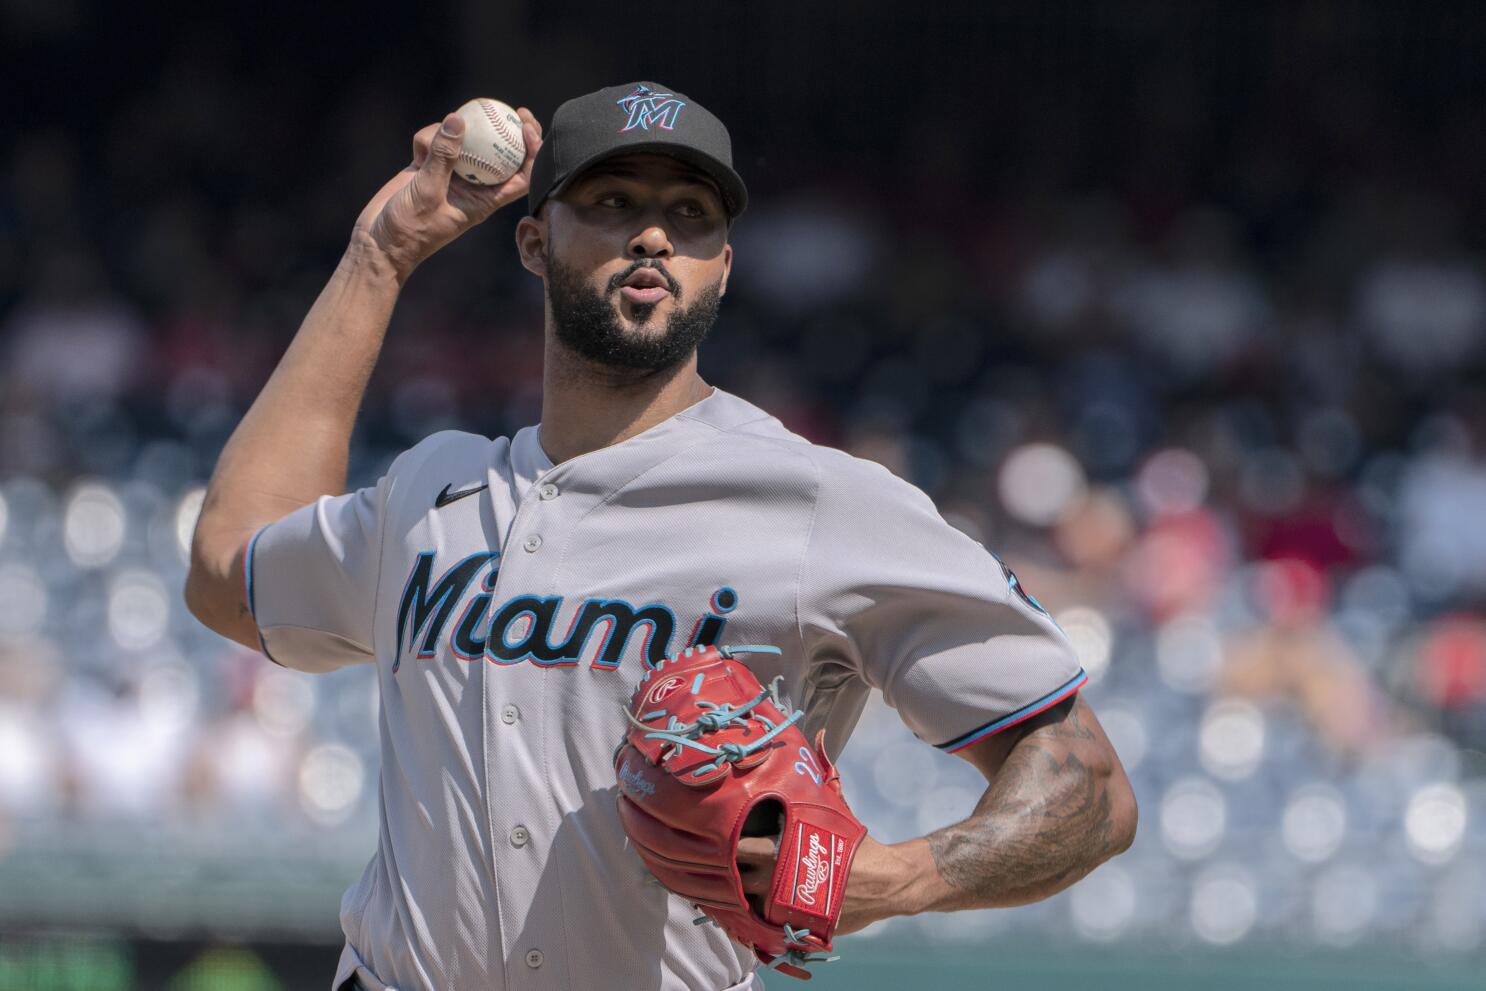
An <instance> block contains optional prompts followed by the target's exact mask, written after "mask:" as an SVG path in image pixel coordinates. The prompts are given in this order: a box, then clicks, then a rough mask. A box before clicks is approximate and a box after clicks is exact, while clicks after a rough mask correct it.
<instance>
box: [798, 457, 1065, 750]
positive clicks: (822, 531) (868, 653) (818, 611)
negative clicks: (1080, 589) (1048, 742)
mask: <svg viewBox="0 0 1486 991" xmlns="http://www.w3.org/2000/svg"><path fill="white" fill-rule="evenodd" d="M799 595H800V598H799V603H798V609H799V622H800V635H801V638H802V640H803V642H804V645H805V651H806V655H807V657H808V658H809V662H810V663H811V665H812V666H820V665H826V666H835V667H837V668H840V667H845V668H847V669H849V670H850V671H852V672H854V673H855V674H856V675H858V676H859V677H861V678H862V679H864V680H865V681H866V682H867V683H868V684H869V685H871V686H872V687H873V688H877V689H879V690H881V692H882V694H883V698H884V699H885V700H886V701H887V703H888V704H889V705H891V706H892V707H893V708H894V709H896V710H897V712H898V714H899V716H900V717H901V718H902V720H903V722H904V723H905V724H906V725H907V726H908V728H909V729H911V730H912V731H913V732H914V734H915V735H917V736H918V737H919V738H920V739H923V740H925V741H927V742H929V743H931V744H933V745H935V746H937V747H939V748H940V749H941V750H945V751H949V752H953V751H956V750H959V749H961V748H963V747H967V746H969V745H970V744H972V743H975V742H976V741H978V740H981V739H984V738H985V737H988V736H990V735H992V734H994V733H997V732H999V731H1001V730H1004V729H1007V728H1009V727H1011V726H1015V725H1016V724H1018V723H1020V722H1022V721H1024V720H1026V719H1030V718H1031V717H1032V716H1034V715H1036V714H1037V713H1039V712H1042V711H1043V710H1044V709H1048V708H1050V707H1052V706H1054V705H1056V704H1057V703H1058V702H1060V701H1062V700H1063V699H1066V698H1068V697H1069V696H1071V695H1072V694H1073V693H1074V692H1076V691H1078V689H1079V688H1080V687H1082V685H1083V684H1084V682H1085V681H1086V680H1087V676H1086V675H1085V674H1084V672H1083V670H1082V668H1081V667H1080V666H1079V663H1078V659H1077V656H1076V655H1075V653H1074V651H1073V648H1072V646H1071V645H1070V644H1069V642H1068V640H1067V638H1066V637H1065V636H1064V635H1063V632H1062V630H1060V629H1059V628H1058V625H1057V624H1056V623H1055V622H1053V620H1052V618H1051V617H1050V616H1048V614H1047V612H1046V610H1044V609H1043V608H1042V606H1041V605H1040V604H1039V603H1038V602H1037V600H1036V599H1034V598H1032V596H1031V595H1030V594H1028V593H1027V592H1026V591H1025V590H1024V589H1022V588H1021V586H1020V584H1018V582H1017V581H1016V577H1015V576H1014V575H1013V574H1012V572H1011V570H1010V569H1009V568H1007V567H1006V566H1005V565H1004V564H1003V562H1002V561H1001V560H1000V559H999V558H998V557H996V556H995V555H994V554H992V553H991V552H990V551H988V550H987V549H986V548H985V547H984V546H983V545H982V544H980V543H979V542H978V541H976V540H974V539H973V538H971V537H969V536H967V535H966V534H964V533H962V532H961V531H959V530H957V529H955V528H954V527H953V526H951V525H950V524H949V523H947V522H945V520H944V518H943V517H942V516H940V515H939V511H938V510H937V509H936V508H935V506H934V503H933V502H932V500H930V499H929V497H928V496H927V495H925V494H924V493H923V492H922V491H921V490H919V489H917V488H915V487H914V486H912V485H910V484H908V483H907V482H905V481H903V480H902V479H899V478H897V477H896V476H894V475H893V474H892V473H891V472H889V471H888V470H887V469H886V468H883V467H882V466H880V465H877V464H874V463H871V462H866V461H861V460H858V459H854V458H850V459H848V458H847V456H845V455H843V456H842V458H841V460H840V461H839V462H834V463H833V461H828V462H826V463H824V464H823V465H822V467H821V476H820V482H819V489H818V493H817V500H816V506H815V516H814V521H813V524H812V528H811V532H810V536H809V538H808V539H807V544H806V549H805V556H804V560H803V562H802V563H801V570H800V583H799Z"/></svg>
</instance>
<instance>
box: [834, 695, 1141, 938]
mask: <svg viewBox="0 0 1486 991" xmlns="http://www.w3.org/2000/svg"><path fill="white" fill-rule="evenodd" d="M1043 720H1044V721H1040V722H1039V723H1038V724H1037V725H1035V726H1033V727H1031V728H1029V729H1028V730H1027V731H1025V732H1024V734H1023V735H1022V737H1021V738H1020V739H1019V740H1017V742H1016V744H1015V745H1014V746H1013V747H1012V748H1011V750H1010V752H1009V753H1008V754H1007V755H1006V758H1005V761H1004V763H1003V764H1002V765H1001V766H1000V768H999V769H998V770H997V771H996V773H995V776H994V778H992V779H991V781H990V786H989V787H988V788H987V789H986V792H985V794H984V795H983V796H982V797H981V800H980V801H979V802H978V803H977V804H976V807H975V811H974V812H973V813H972V814H971V815H970V816H969V817H968V818H966V819H965V820H963V821H962V822H958V823H955V824H954V825H951V826H946V827H945V828H943V829H940V830H938V831H936V832H934V833H931V834H929V835H928V836H925V837H920V838H918V839H914V840H909V841H908V842H905V843H897V844H893V845H891V846H889V847H887V848H886V849H885V850H884V851H883V853H884V855H885V856H887V857H889V858H890V859H891V861H892V862H893V867H892V869H891V870H890V871H881V872H873V874H874V875H876V876H877V877H879V878H883V879H889V880H884V881H882V882H880V883H879V884H878V885H874V886H872V887H875V888H876V891H875V892H868V891H865V890H864V891H863V892H862V894H863V895H867V894H875V898H874V899H873V900H875V901H877V903H878V905H879V908H878V910H877V911H872V912H870V913H869V914H870V915H873V916H878V917H886V916H888V915H900V914H901V915H911V914H916V913H919V912H949V911H956V910H959V909H971V908H1005V907H1009V906H1013V905H1024V904H1027V903H1028V902H1034V901H1039V900H1041V899H1043V898H1047V897H1049V896H1051V895H1053V894H1056V893H1057V892H1059V891H1061V890H1063V889H1064V888H1066V887H1068V886H1069V885H1071V884H1073V883H1074V882H1075V881H1078V880H1079V879H1080V878H1082V877H1083V876H1084V875H1086V874H1088V873H1089V872H1090V871H1092V870H1093V869H1094V868H1095V867H1097V866H1099V865H1100V864H1101V863H1103V862H1104V861H1105V860H1108V859H1109V858H1110V857H1112V856H1114V855H1116V854H1118V853H1120V852H1121V851H1123V850H1125V849H1126V848H1127V847H1128V846H1129V845H1130V843H1131V841H1132V839H1133V838H1134V834H1135V819H1136V808H1135V798H1134V793H1133V792H1132V791H1131V789H1130V784H1129V781H1128V780H1127V779H1126V777H1125V774H1124V770H1123V769H1122V768H1121V767H1120V765H1119V761H1118V759H1117V758H1116V757H1115V756H1114V753H1113V750H1112V749H1111V748H1110V747H1109V745H1108V741H1107V740H1106V738H1105V737H1104V733H1103V731H1102V729H1101V728H1100V727H1099V726H1098V723H1097V720H1095V719H1094V717H1093V713H1092V712H1091V711H1089V709H1088V707H1087V705H1086V704H1085V703H1084V702H1083V701H1082V700H1081V699H1078V698H1077V697H1075V698H1074V700H1072V704H1070V705H1068V706H1067V707H1066V708H1065V707H1059V711H1058V712H1057V713H1048V714H1047V715H1046V717H1043ZM864 880H867V879H866V878H864ZM864 887H866V885H864Z"/></svg>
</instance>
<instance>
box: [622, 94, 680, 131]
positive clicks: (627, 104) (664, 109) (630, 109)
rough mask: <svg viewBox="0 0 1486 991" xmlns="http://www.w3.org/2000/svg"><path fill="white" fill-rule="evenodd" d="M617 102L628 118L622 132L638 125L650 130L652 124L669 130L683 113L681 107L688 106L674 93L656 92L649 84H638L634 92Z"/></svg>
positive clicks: (643, 129)
mask: <svg viewBox="0 0 1486 991" xmlns="http://www.w3.org/2000/svg"><path fill="white" fill-rule="evenodd" d="M616 102H618V104H619V109H620V110H622V111H624V114H625V117H626V118H627V119H626V120H625V122H624V126H623V127H621V128H620V129H619V133H620V134H623V133H624V132H625V131H633V130H634V129H635V128H637V127H638V128H639V129H640V130H642V131H648V130H650V125H651V124H654V125H655V126H656V127H659V128H662V129H664V130H667V131H669V130H671V129H672V128H674V127H675V126H676V116H677V115H678V114H680V113H681V108H682V107H684V106H686V103H685V102H684V101H682V100H678V99H676V97H675V96H673V95H672V94H670V93H656V92H654V91H653V90H651V89H650V87H649V86H637V87H635V91H634V92H633V93H631V94H630V95H629V96H626V97H621V98H620V99H619V100H618V101H616Z"/></svg>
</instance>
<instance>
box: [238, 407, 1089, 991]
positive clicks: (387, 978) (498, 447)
mask: <svg viewBox="0 0 1486 991" xmlns="http://www.w3.org/2000/svg"><path fill="white" fill-rule="evenodd" d="M246 567H247V589H248V599H249V607H250V609H251V610H252V613H253V616H254V619H255V620H256V622H257V624H258V628H259V631H260V635H261V638H262V642H263V649H264V652H265V653H266V654H268V656H269V657H270V658H272V659H273V660H274V661H276V662H277V663H279V664H282V665H285V666H287V667H291V668H297V669H299V670H302V671H311V672H318V671H328V670H331V669H334V668H339V667H342V666H344V665H347V664H358V663H369V664H375V665H376V669H377V678H378V682H379V686H380V689H381V715H380V733H381V823H380V839H379V843H378V847H377V851H376V854H375V855H374V856H373V857H372V859H371V862H370V863H369V864H368V865H367V868H366V871H365V873H364V874H363V876H362V878H361V880H360V881H359V882H358V883H357V884H356V885H354V886H353V887H352V888H351V889H350V890H349V891H348V892H347V893H346V896H345V898H344V900H343V901H342V904H341V924H342V926H343V928H344V930H345V935H346V946H345V949H344V951H343V953H342V956H341V963H340V967H339V970H338V972H337V974H336V979H335V987H339V986H340V984H341V982H342V981H344V980H345V979H346V978H348V977H349V976H350V975H351V974H352V973H353V972H354V973H356V974H357V975H358V976H359V977H360V978H361V979H362V981H363V982H364V983H366V984H367V985H368V986H369V987H373V988H380V987H383V986H387V987H393V988H399V989H412V988H434V989H441V991H442V989H465V988H480V989H523V991H525V989H531V991H538V989H541V991H549V989H550V991H563V989H569V988H589V987H602V988H611V989H615V991H683V989H686V991H724V989H742V988H750V989H758V988H761V987H762V986H763V983H762V980H761V979H760V977H759V976H758V975H756V974H754V973H753V968H754V960H753V957H752V954H751V952H749V951H748V950H746V949H744V948H743V947H741V946H738V945H737V944H734V943H732V942H731V941H730V940H729V939H728V937H727V936H726V934H724V933H723V932H722V931H721V930H719V929H717V928H715V927H713V926H708V925H702V926H698V925H693V923H692V919H693V918H694V917H695V916H696V915H697V913H696V911H695V910H694V909H693V908H692V906H690V905H688V904H686V903H684V902H683V901H682V900H681V899H679V898H676V897H674V896H671V895H669V894H668V893H667V892H666V891H665V890H663V889H661V888H659V887H656V886H654V885H650V884H646V883H645V874H644V872H643V868H642V864H641V861H640V858H639V857H638V855H636V854H635V853H634V852H633V851H632V850H630V849H628V847H627V844H626V839H625V835H624V832H623V830H622V828H621V827H620V822H619V815H618V811H617V807H616V804H615V799H616V795H617V791H616V784H615V777H614V769H613V765H612V763H611V762H612V758H613V754H614V749H615V747H616V746H617V745H618V744H619V742H620V741H621V739H622V737H623V735H624V729H625V719H624V715H623V712H622V708H623V706H624V705H625V704H626V703H627V702H628V700H629V696H630V692H631V690H632V688H633V686H634V685H635V683H636V682H637V681H638V680H639V679H640V677H641V675H642V674H643V672H644V671H645V670H646V667H647V665H654V664H655V663H656V662H658V661H660V660H661V659H662V658H663V657H665V656H667V655H668V654H672V653H675V652H677V651H679V650H681V649H682V648H684V647H686V646H689V645H692V644H697V643H763V644H774V645H776V646H778V647H780V648H782V650H783V653H782V654H781V655H780V656H778V657H775V656H772V655H762V654H758V655H752V656H750V657H749V658H748V661H749V663H750V665H751V666H753V667H754V669H755V671H756V673H758V675H759V678H760V680H761V681H763V682H764V683H768V682H769V680H770V679H771V678H773V677H774V676H775V675H776V674H782V675H783V676H784V686H785V689H786V691H787V693H788V695H789V697H790V698H791V699H792V700H793V701H794V703H795V704H796V706H797V707H799V708H801V709H803V710H804V711H805V713H806V716H805V720H804V724H803V728H804V730H805V732H806V735H807V737H810V738H812V739H813V738H814V735H815V733H816V731H817V730H820V729H824V730H825V731H826V748H827V751H828V752H829V754H830V755H831V756H832V757H833V758H834V757H835V756H837V755H838V754H839V753H840V751H841V748H842V746H843V745H844V744H845V742H846V739H847V737H848V735H849V734H850V733H851V730H852V727H853V726H854V725H855V723H856V721H857V718H858V716H859V715H860V713H861V710H862V706H863V704H864V703H865V701H866V699H867V695H868V693H869V691H870V690H871V689H873V688H876V689H879V690H881V692H882V693H883V697H884V698H885V699H886V700H887V702H888V703H889V704H890V705H892V706H893V707H894V708H895V709H896V710H897V712H898V713H899V715H900V716H901V717H902V719H903V720H904V722H905V723H906V724H907V725H908V727H909V728H910V729H912V730H913V732H914V733H915V734H916V735H918V736H919V737H920V738H922V739H923V740H924V741H926V742H927V743H930V744H933V745H935V746H938V747H941V748H943V749H946V750H954V749H957V748H959V747H962V746H967V745H969V744H970V743H973V742H975V741H976V740H978V739H980V738H982V737H984V736H987V735H989V734H991V733H994V732H996V731H997V730H998V729H1001V728H1004V727H1006V726H1010V725H1013V724H1015V723H1016V722H1018V721H1020V720H1022V719H1025V718H1027V717H1029V716H1031V715H1033V714H1035V713H1037V712H1039V711H1041V710H1042V709H1044V708H1047V707H1048V706H1051V705H1053V704H1055V703H1056V702H1057V701H1059V700H1061V699H1063V698H1066V697H1067V696H1069V695H1070V694H1072V693H1073V692H1075V691H1077V690H1078V688H1079V686H1080V685H1082V684H1083V680H1084V675H1083V672H1082V671H1081V670H1080V668H1079V665H1078V662H1077V660H1076V658H1075V656H1074V654H1073V652H1072V650H1071V649H1070V647H1069V645H1068V642H1067V641H1066V639H1065V638H1064V637H1063V635H1062V633H1061V631H1059V629H1058V628H1057V625H1056V624H1055V623H1053V622H1052V620H1051V619H1049V618H1048V616H1047V614H1046V613H1045V612H1044V611H1043V610H1042V608H1041V606H1039V605H1038V604H1037V602H1036V600H1035V599H1033V598H1031V597H1030V596H1029V595H1027V594H1026V593H1025V592H1024V591H1023V590H1022V589H1021V588H1020V586H1019V585H1017V583H1016V580H1015V578H1014V577H1013V576H1012V575H1011V572H1010V571H1009V570H1008V569H1006V568H1005V566H1004V565H1003V564H1002V563H1001V561H1000V560H999V559H998V558H996V557H995V556H994V555H992V554H991V553H989V552H988V551H987V550H986V549H985V548H984V547H983V546H982V545H981V544H980V543H978V542H976V541H975V540H973V539H971V538H970V537H968V536H966V535H965V534H963V533H961V532H960V531H959V530H956V529H955V528H954V527H952V526H950V525H949V524H948V523H946V522H945V521H944V520H943V518H942V517H941V516H940V515H939V513H938V512H937V511H936V510H935V508H934V505H933V503H932V502H931V501H930V500H929V498H928V497H927V496H926V495H924V493H923V492H921V491H920V490H918V489H916V488H914V487H913V486H912V485H910V484H908V483H907V482H904V481H902V480H900V479H898V478H897V477H895V476H894V475H892V474H891V473H890V472H888V471H887V470H886V469H884V468H883V467H881V466H879V465H877V464H874V463H872V462H868V461H864V460H861V459H858V458H854V457H852V456H850V455H848V454H846V453H844V452H841V451H838V450H835V449H832V448H828V447H821V446H818V445H815V444H812V443H810V442H808V441H806V440H805V439H804V438H802V437H800V436H798V435H796V434H793V433H791V432H790V431H788V430H786V429H785V428H784V427H783V426H782V425H781V424H780V422H779V421H778V420H777V419H775V418H774V417H772V416H770V415H769V414H768V413H766V412H764V411H763V410H761V409H759V408H758V407H756V406H754V405H752V404H751V403H748V402H746V401H745V400H743V399H741V398H739V397H737V396H735V395H732V394H730V393H728V392H725V391H723V390H720V389H718V390H714V392H713V393H712V394H711V395H710V396H708V398H706V399H704V400H702V401H700V402H698V403H696V404H695V405H693V406H691V407H690V408H688V409H686V410H683V411H682V412H680V413H678V414H676V415H674V416H672V417H671V418H670V419H667V420H665V421H664V422H662V423H659V424H657V425H656V426H654V427H651V428H650V429H648V430H646V431H645V432H643V433H641V434H639V435H637V436H635V437H631V438H630V439H628V440H626V441H624V442H622V443H619V444H615V445H613V446H611V447H606V448H603V449H601V450H597V451H592V452H590V453H588V454H584V455H581V456H579V457H576V458H572V459H571V460H568V461H565V462H563V463H562V464H560V465H556V466H554V465H553V464H552V462H551V460H550V459H549V458H548V457H547V456H546V454H545V453H544V452H543V450H542V446H541V443H540V427H539V426H532V427H526V428H524V429H522V430H520V431H517V433H516V434H515V435H514V436H513V437H512V438H510V439H507V438H505V437H499V438H496V439H494V440H492V439H490V438H487V437H482V436H477V435H474V434H468V433H460V432H455V431H448V432H443V433H438V434H434V435H433V436H431V437H429V438H428V439H426V440H424V441H423V442H422V443H420V444H418V445H417V446H415V447H413V448H411V449H410V450H408V451H406V452H404V453H403V454H401V455H400V456H399V457H398V458H397V459H396V460H395V461H394V462H393V464H392V466H391V468H390V469H389V470H388V472H387V474H386V475H385V476H384V477H383V478H382V479H381V480H380V481H379V482H378V483H377V484H376V485H375V486H374V487H371V488H365V489H361V490H360V491H357V492H352V493H348V494H346V495H342V496H335V497H331V496H326V497H323V498H321V499H319V500H318V501H317V502H315V503H313V504H311V505H309V506H305V507H304V508H302V509H300V510H298V511H296V512H294V513H291V514H289V515H288V516H286V517H284V518H283V519H281V520H279V521H278V522H276V523H273V524H271V525H269V526H267V527H264V528H263V529H262V530H260V531H259V532H258V533H257V534H256V535H255V536H254V537H253V539H252V541H251V543H250V545H249V550H248V555H247V565H246ZM966 812H967V813H968V812H969V810H968V809H967V810H966Z"/></svg>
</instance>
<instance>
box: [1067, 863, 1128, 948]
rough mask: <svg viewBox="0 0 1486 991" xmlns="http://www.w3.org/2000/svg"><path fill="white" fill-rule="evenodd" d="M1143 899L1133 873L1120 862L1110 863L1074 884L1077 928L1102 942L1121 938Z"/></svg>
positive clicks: (1073, 909) (1073, 908)
mask: <svg viewBox="0 0 1486 991" xmlns="http://www.w3.org/2000/svg"><path fill="white" fill-rule="evenodd" d="M1139 898H1140V893H1139V890H1138V889H1137V887H1136V882H1135V878H1133V877H1132V876H1131V875H1130V872H1129V871H1127V870H1125V869H1124V868H1123V867H1122V866H1120V863H1119V862H1118V861H1112V862H1110V863H1107V864H1105V865H1104V866H1102V867H1100V868H1099V869H1098V870H1096V871H1094V873H1092V874H1090V875H1089V876H1088V877H1086V878H1084V879H1083V881H1081V882H1079V884H1078V885H1077V886H1075V887H1074V889H1073V892H1072V895H1071V897H1070V898H1069V901H1068V907H1069V914H1070V915H1071V917H1072V920H1073V928H1074V930H1075V931H1076V932H1077V933H1078V934H1079V935H1080V936H1082V937H1083V938H1084V939H1087V940H1092V941H1094V942H1098V943H1107V942H1112V941H1113V940H1116V939H1119V938H1120V937H1121V936H1123V935H1124V934H1125V933H1126V932H1127V931H1128V930H1129V928H1130V926H1131V924H1132V922H1133V921H1134V919H1135V909H1136V906H1137V905H1138V902H1139Z"/></svg>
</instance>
